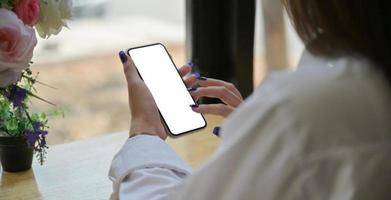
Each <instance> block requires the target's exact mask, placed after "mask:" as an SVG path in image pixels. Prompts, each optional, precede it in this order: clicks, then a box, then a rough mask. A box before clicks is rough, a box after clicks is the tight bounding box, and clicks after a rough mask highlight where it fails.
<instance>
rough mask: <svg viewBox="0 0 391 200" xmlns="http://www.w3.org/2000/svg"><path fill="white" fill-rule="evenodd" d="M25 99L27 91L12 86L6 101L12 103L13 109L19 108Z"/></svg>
mask: <svg viewBox="0 0 391 200" xmlns="http://www.w3.org/2000/svg"><path fill="white" fill-rule="evenodd" d="M26 97H27V90H25V89H23V88H21V87H19V86H17V85H12V86H11V89H10V90H9V92H8V94H7V98H8V100H9V101H10V102H12V104H13V105H14V107H21V106H22V105H23V101H24V100H25V99H26Z"/></svg>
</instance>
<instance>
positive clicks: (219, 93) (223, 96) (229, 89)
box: [188, 74, 243, 117]
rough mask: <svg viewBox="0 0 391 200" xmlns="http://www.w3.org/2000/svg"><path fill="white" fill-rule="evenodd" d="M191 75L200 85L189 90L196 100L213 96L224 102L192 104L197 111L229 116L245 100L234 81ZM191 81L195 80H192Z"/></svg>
mask: <svg viewBox="0 0 391 200" xmlns="http://www.w3.org/2000/svg"><path fill="white" fill-rule="evenodd" d="M191 77H195V79H196V83H198V85H199V86H200V87H198V88H195V87H193V88H191V89H190V90H189V91H190V93H191V96H192V97H193V99H194V100H195V101H197V100H198V99H199V98H201V97H211V98H217V99H220V100H221V101H222V102H223V103H219V104H201V105H198V104H196V105H192V106H191V107H192V108H193V110H194V111H195V112H198V113H203V114H214V115H220V116H223V117H228V115H230V114H231V113H232V112H233V111H234V110H235V109H236V108H237V107H238V106H239V105H240V104H241V103H242V102H243V97H242V95H241V94H240V92H239V90H238V89H237V88H236V87H235V85H234V84H232V83H228V82H225V81H222V80H217V79H211V78H205V77H201V76H200V75H199V74H195V75H193V76H191ZM188 82H190V81H188ZM191 83H193V82H192V81H191Z"/></svg>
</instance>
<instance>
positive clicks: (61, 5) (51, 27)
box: [35, 0, 72, 38]
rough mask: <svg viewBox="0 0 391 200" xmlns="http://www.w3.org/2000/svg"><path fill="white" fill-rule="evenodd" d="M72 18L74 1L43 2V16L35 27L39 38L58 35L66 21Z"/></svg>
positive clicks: (54, 0)
mask: <svg viewBox="0 0 391 200" xmlns="http://www.w3.org/2000/svg"><path fill="white" fill-rule="evenodd" d="M71 16H72V0H41V14H40V17H39V21H38V24H37V25H36V26H35V27H36V29H37V31H38V34H39V36H41V37H42V38H48V37H50V36H51V35H57V34H58V33H59V32H60V31H61V30H62V27H64V26H65V27H66V26H67V23H66V20H69V19H70V18H71Z"/></svg>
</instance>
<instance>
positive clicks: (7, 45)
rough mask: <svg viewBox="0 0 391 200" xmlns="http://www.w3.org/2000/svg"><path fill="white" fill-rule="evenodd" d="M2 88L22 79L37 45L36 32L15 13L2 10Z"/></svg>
mask: <svg viewBox="0 0 391 200" xmlns="http://www.w3.org/2000/svg"><path fill="white" fill-rule="evenodd" d="M0 19H1V20H0V87H1V88H3V87H6V86H8V85H10V84H12V83H15V82H17V81H18V80H19V79H20V76H21V73H22V70H24V69H26V68H27V67H28V66H29V62H30V61H31V58H32V57H33V50H34V47H35V45H36V44H37V37H36V36H35V31H34V29H33V28H31V27H29V26H25V25H24V24H23V22H22V21H21V20H20V19H19V18H18V17H17V16H16V15H15V13H13V12H12V11H9V10H7V9H4V8H0Z"/></svg>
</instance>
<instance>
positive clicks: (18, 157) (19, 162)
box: [0, 136, 33, 172]
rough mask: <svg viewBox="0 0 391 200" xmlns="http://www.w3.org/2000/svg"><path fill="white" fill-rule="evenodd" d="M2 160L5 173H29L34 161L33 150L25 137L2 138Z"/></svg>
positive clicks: (0, 157)
mask: <svg viewBox="0 0 391 200" xmlns="http://www.w3.org/2000/svg"><path fill="white" fill-rule="evenodd" d="M0 160H1V165H2V167H3V171H6V172H22V171H27V170H29V169H30V168H31V164H32V161H33V149H32V148H31V147H30V146H29V145H28V144H27V142H26V139H25V138H24V137H5V136H0Z"/></svg>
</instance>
